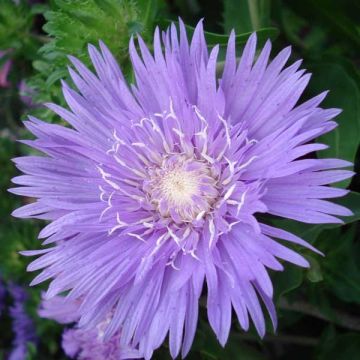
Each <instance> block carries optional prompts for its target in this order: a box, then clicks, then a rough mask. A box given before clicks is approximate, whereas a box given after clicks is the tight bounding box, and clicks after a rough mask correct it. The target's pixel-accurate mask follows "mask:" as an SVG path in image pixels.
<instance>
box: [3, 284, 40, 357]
mask: <svg viewBox="0 0 360 360" xmlns="http://www.w3.org/2000/svg"><path fill="white" fill-rule="evenodd" d="M9 293H10V294H11V296H12V298H13V305H12V306H11V307H10V309H9V313H10V316H11V318H12V329H13V333H14V335H15V337H14V341H13V349H12V351H11V353H10V354H9V360H18V359H25V357H26V354H27V346H28V344H29V343H32V344H35V343H36V341H37V337H36V333H35V328H34V323H33V321H32V320H31V318H30V317H29V315H28V314H27V312H26V310H25V302H26V300H27V293H26V292H25V290H24V289H23V288H22V287H21V286H19V285H16V284H9Z"/></svg>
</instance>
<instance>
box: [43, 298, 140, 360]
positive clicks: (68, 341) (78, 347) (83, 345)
mask: <svg viewBox="0 0 360 360" xmlns="http://www.w3.org/2000/svg"><path fill="white" fill-rule="evenodd" d="M41 305H42V306H41V308H40V309H39V315H40V316H41V317H45V318H49V319H53V320H56V321H58V322H60V323H61V324H67V323H72V322H75V321H77V320H78V319H79V314H80V313H79V307H80V306H81V301H80V300H75V301H72V302H69V301H66V299H65V298H64V297H62V296H55V297H53V298H51V299H49V300H44V301H43V302H42V304H41ZM110 319H111V316H110V317H108V319H106V321H105V322H104V323H100V324H99V325H98V326H97V327H96V328H95V329H79V328H72V329H67V330H65V331H64V333H63V340H62V347H63V349H64V351H65V353H66V355H68V356H69V357H71V358H76V359H80V360H120V359H139V358H141V355H140V354H139V352H138V351H137V350H135V349H130V348H127V347H122V346H120V332H117V333H115V334H114V335H113V336H112V337H111V338H110V339H108V340H107V341H104V339H103V337H104V329H105V327H106V325H107V323H108V321H109V320H110Z"/></svg>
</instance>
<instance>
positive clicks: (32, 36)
mask: <svg viewBox="0 0 360 360" xmlns="http://www.w3.org/2000/svg"><path fill="white" fill-rule="evenodd" d="M178 16H180V17H182V18H183V20H184V21H185V23H186V24H187V25H188V32H189V33H191V32H192V31H193V27H194V26H195V24H196V23H197V21H198V20H199V19H200V18H205V22H204V24H205V30H206V31H207V33H206V37H207V40H208V43H209V45H210V46H212V45H214V44H216V43H220V44H221V45H222V46H221V48H222V52H221V54H222V56H224V49H225V44H226V42H227V38H228V34H229V32H230V30H231V29H232V28H235V30H236V32H237V38H236V39H237V45H238V50H239V54H240V51H241V48H242V46H243V44H244V42H245V41H246V39H247V38H248V36H249V34H250V33H251V32H253V31H257V32H258V34H259V39H260V43H263V42H264V41H265V40H266V39H267V38H269V37H270V38H271V39H272V40H273V47H274V53H275V52H276V51H278V50H280V49H282V48H283V47H285V46H287V45H289V44H290V45H292V47H293V55H292V56H293V60H294V59H298V58H303V59H304V67H305V68H307V69H309V71H310V72H312V73H313V77H312V80H311V82H310V86H309V88H308V90H307V92H306V94H305V95H304V100H305V99H306V98H308V97H311V96H313V95H315V94H318V93H319V92H321V91H323V90H326V89H329V90H330V93H329V95H328V97H327V99H326V100H325V103H324V104H323V105H324V106H326V107H339V108H342V109H343V112H342V113H341V115H340V116H338V118H337V121H338V123H339V127H338V128H337V129H336V130H335V131H333V132H332V133H330V134H326V135H324V136H323V137H322V138H321V141H323V142H324V143H326V144H328V145H330V147H329V149H327V150H325V151H321V152H319V153H318V154H316V156H319V157H340V158H343V159H346V160H349V161H352V162H354V164H355V171H357V172H359V170H360V151H359V141H360V72H359V66H360V2H359V1H356V0H343V1H337V0H316V1H311V0H272V1H271V0H215V1H206V0H167V1H165V0H50V1H24V0H22V1H20V2H19V4H17V5H16V4H15V2H14V1H12V0H0V50H9V49H10V50H9V51H8V52H7V54H6V55H5V56H4V57H3V58H1V59H0V69H1V67H2V66H3V64H4V63H5V61H6V60H8V59H11V61H12V69H11V72H10V74H9V80H10V82H11V86H10V87H7V88H0V170H1V176H0V277H1V278H2V279H3V280H4V281H5V282H6V283H8V282H10V281H13V282H16V283H18V284H23V285H24V286H25V287H26V288H27V291H28V293H29V301H28V304H27V305H28V307H27V309H28V312H29V314H30V315H31V316H32V318H33V320H34V322H35V330H36V332H37V335H38V337H39V343H38V345H37V346H36V347H35V346H29V349H28V355H27V358H28V359H40V360H41V359H65V358H66V357H65V355H64V354H63V353H62V350H61V346H60V341H61V340H60V339H61V332H62V327H61V326H60V325H57V324H55V323H54V322H51V321H46V320H43V319H39V318H38V317H37V315H36V309H37V306H38V303H39V297H40V291H41V288H40V287H37V288H29V287H28V284H29V282H30V281H31V278H32V277H33V275H32V274H28V273H26V266H27V262H28V260H27V259H26V258H24V257H21V256H20V255H19V254H18V251H20V250H23V249H35V248H38V247H39V241H38V240H37V239H36V237H37V233H38V231H39V229H40V227H41V225H42V224H41V223H40V222H39V221H37V222H35V221H18V220H15V219H13V218H11V216H10V213H11V211H12V210H13V209H14V208H16V207H18V206H19V205H20V200H19V199H18V198H15V197H14V196H12V195H10V194H9V193H7V191H6V190H7V188H9V187H10V179H11V177H13V176H15V175H16V170H15V169H14V167H13V165H12V163H11V162H10V160H9V159H11V158H13V157H16V156H19V155H21V154H27V153H29V151H31V150H29V149H28V148H26V147H23V146H22V145H21V144H20V143H18V142H16V141H15V140H16V139H19V138H26V137H28V136H29V135H28V134H27V133H26V132H25V131H24V129H23V126H22V123H21V120H23V119H25V117H26V116H27V115H28V114H33V115H36V116H39V117H41V118H42V119H45V120H47V121H50V122H56V121H59V120H58V119H57V118H56V117H55V116H54V115H52V114H51V113H50V112H49V111H47V110H46V109H45V108H43V107H42V106H39V105H35V106H34V103H36V104H41V103H44V102H49V101H52V102H56V103H61V104H62V103H63V98H62V94H61V91H60V79H67V80H69V79H68V75H67V66H68V65H69V61H68V59H67V55H68V54H71V55H75V56H77V57H79V58H81V59H82V60H83V61H84V62H85V63H87V64H89V59H88V55H87V53H86V49H87V44H88V43H93V44H97V43H98V40H99V39H102V40H103V41H104V42H105V43H106V45H107V46H108V47H109V48H110V49H111V50H112V52H113V53H114V55H115V56H116V58H117V59H118V61H119V62H120V64H121V66H122V68H123V69H124V72H125V74H126V76H127V78H128V79H129V81H132V73H131V68H130V66H129V57H128V53H127V44H128V41H129V39H130V36H131V35H134V34H135V33H137V32H138V33H141V35H142V36H143V37H144V39H145V41H147V42H148V43H149V44H150V45H151V38H152V33H153V30H154V28H155V26H156V25H159V26H160V27H161V28H164V27H166V26H167V25H168V24H169V22H170V21H172V20H173V21H177V19H178ZM220 67H221V64H220ZM21 80H25V81H26V84H27V86H28V90H26V91H25V92H26V93H27V95H29V93H31V94H32V96H33V104H32V105H31V106H29V104H28V105H26V104H25V103H24V102H23V101H22V96H24V95H26V94H24V93H23V92H21V91H20V90H19V83H20V81H21ZM338 186H341V187H345V188H348V189H350V190H351V192H350V193H349V195H348V196H347V197H345V198H343V199H340V200H338V201H339V202H340V203H342V204H344V205H346V206H348V207H349V208H351V209H352V211H353V212H354V216H353V217H350V218H347V219H346V223H345V224H344V225H343V226H339V225H330V226H329V225H327V226H321V225H305V224H300V223H296V222H291V221H287V220H280V219H276V218H273V219H271V221H272V222H274V223H276V224H278V225H280V226H282V227H283V228H287V229H289V230H291V231H293V232H294V233H296V234H298V235H300V236H302V237H303V238H304V239H306V240H308V241H309V242H311V243H312V244H315V246H316V247H317V248H319V249H320V250H321V251H323V252H324V253H325V254H326V257H324V258H322V257H319V256H315V255H313V254H310V253H309V252H308V251H306V250H303V249H299V251H301V252H302V253H303V254H304V255H305V256H306V257H307V258H308V259H309V261H310V262H311V264H312V267H311V269H309V270H307V271H304V270H301V269H298V268H296V267H293V266H291V265H286V271H285V272H283V273H277V274H271V275H272V278H273V281H274V285H275V301H276V305H277V310H278V314H279V328H278V330H277V333H276V334H273V333H272V331H271V327H270V326H269V330H268V335H267V336H266V337H265V339H264V340H262V341H261V340H260V339H259V338H258V336H257V335H256V332H255V331H254V329H251V330H250V331H249V332H248V333H244V332H242V331H241V330H240V329H239V326H238V325H237V323H236V321H235V319H234V323H233V326H232V332H231V336H230V339H229V341H228V344H227V345H226V347H225V348H224V349H223V348H221V347H220V346H219V345H218V343H217V341H216V340H215V337H214V336H213V334H212V332H211V330H210V329H209V326H208V325H207V322H206V315H205V309H203V308H202V309H201V312H200V321H199V327H198V331H197V335H196V340H195V343H194V345H193V348H192V351H191V353H190V355H189V357H188V358H189V359H211V360H216V359H234V360H259V359H304V358H306V359H319V360H322V359H336V360H342V359H344V360H352V359H358V358H360V230H359V229H360V228H359V221H358V220H359V218H360V194H359V192H360V177H359V176H358V175H356V176H355V177H354V178H353V179H352V180H349V181H344V182H341V183H340V184H338ZM29 200H30V199H28V200H26V201H29ZM11 331H12V330H11V321H10V320H9V319H8V318H7V317H6V316H4V315H2V317H1V318H0V359H5V358H6V357H5V355H6V354H7V353H8V352H9V349H10V348H11V346H12V345H11V341H12V336H13V335H12V333H11ZM154 358H155V359H169V355H168V349H167V347H166V344H165V345H164V346H163V348H161V349H160V350H158V351H157V352H156V354H155V356H154Z"/></svg>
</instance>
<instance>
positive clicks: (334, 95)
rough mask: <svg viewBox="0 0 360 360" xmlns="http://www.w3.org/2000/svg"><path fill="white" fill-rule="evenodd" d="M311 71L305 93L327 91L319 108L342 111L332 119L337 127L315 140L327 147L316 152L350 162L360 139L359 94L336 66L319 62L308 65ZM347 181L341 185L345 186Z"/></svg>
mask: <svg viewBox="0 0 360 360" xmlns="http://www.w3.org/2000/svg"><path fill="white" fill-rule="evenodd" d="M309 69H310V70H311V71H312V72H313V78H312V81H311V82H310V87H309V91H310V93H311V95H315V94H318V93H320V92H322V91H324V90H327V89H330V93H329V94H328V96H327V97H326V99H325V100H324V102H323V104H322V106H323V107H325V108H331V107H334V108H341V109H342V110H343V112H342V113H341V114H340V115H339V116H338V117H337V118H336V121H337V122H338V124H339V126H338V127H337V128H336V129H334V130H333V131H331V132H330V133H327V134H325V135H323V136H321V137H320V138H319V141H320V142H323V143H325V144H327V145H330V147H329V148H328V149H325V150H322V151H319V153H318V154H319V156H320V157H322V158H328V157H331V158H340V159H345V160H349V161H354V159H355V155H356V151H357V148H358V146H359V139H360V91H359V88H358V86H357V84H356V82H355V81H354V80H353V79H352V78H351V77H350V76H349V75H348V73H347V71H346V69H345V68H344V67H343V66H342V65H340V64H338V63H319V64H314V65H311V66H309ZM349 183H350V180H346V181H343V182H341V186H342V187H346V186H347V185H348V184H349Z"/></svg>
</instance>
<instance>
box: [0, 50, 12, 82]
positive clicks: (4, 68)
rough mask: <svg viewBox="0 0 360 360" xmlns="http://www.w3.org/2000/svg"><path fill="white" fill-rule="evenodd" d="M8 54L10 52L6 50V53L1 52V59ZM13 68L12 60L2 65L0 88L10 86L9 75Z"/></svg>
mask: <svg viewBox="0 0 360 360" xmlns="http://www.w3.org/2000/svg"><path fill="white" fill-rule="evenodd" d="M8 52H9V51H8V50H6V51H2V50H0V59H1V58H3V57H4V56H6V54H7V53H8ZM11 66H12V61H11V59H9V60H6V61H5V63H3V64H2V65H1V67H0V88H2V87H3V88H6V87H9V86H10V83H9V81H8V75H9V72H10V69H11Z"/></svg>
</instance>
